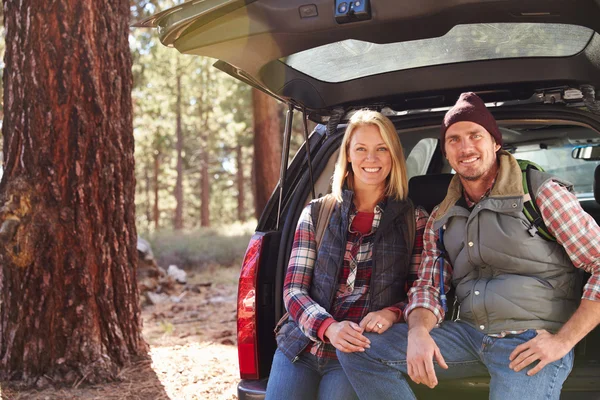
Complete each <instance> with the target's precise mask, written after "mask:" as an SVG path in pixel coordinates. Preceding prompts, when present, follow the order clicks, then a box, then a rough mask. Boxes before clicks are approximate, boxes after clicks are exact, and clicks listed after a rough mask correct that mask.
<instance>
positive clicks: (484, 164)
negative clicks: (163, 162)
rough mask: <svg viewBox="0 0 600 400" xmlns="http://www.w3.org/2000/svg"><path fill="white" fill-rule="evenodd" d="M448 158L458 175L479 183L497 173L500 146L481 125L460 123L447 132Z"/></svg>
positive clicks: (467, 122)
mask: <svg viewBox="0 0 600 400" xmlns="http://www.w3.org/2000/svg"><path fill="white" fill-rule="evenodd" d="M444 145H445V148H446V158H447V159H448V162H449V163H450V165H451V166H452V168H454V170H455V171H456V173H457V174H458V175H459V176H461V177H462V178H463V179H465V180H468V181H477V180H478V179H481V178H482V177H484V176H486V173H488V172H490V171H493V170H494V171H495V169H494V166H495V165H496V152H497V151H498V150H499V149H500V147H501V146H500V145H499V144H496V141H495V140H494V138H493V137H492V135H490V133H489V132H488V131H487V130H485V128H484V127H482V126H481V125H479V124H476V123H474V122H470V121H460V122H456V123H454V124H452V125H451V126H450V127H449V128H448V130H447V131H446V139H445V143H444Z"/></svg>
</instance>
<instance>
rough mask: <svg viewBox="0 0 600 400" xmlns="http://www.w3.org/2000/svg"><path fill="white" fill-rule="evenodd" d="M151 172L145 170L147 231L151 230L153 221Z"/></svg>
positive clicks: (147, 169)
mask: <svg viewBox="0 0 600 400" xmlns="http://www.w3.org/2000/svg"><path fill="white" fill-rule="evenodd" d="M150 185H151V184H150V171H149V168H144V197H145V199H146V207H145V208H146V229H148V230H149V229H150V222H151V221H152V197H151V196H150Z"/></svg>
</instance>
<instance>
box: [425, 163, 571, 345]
mask: <svg viewBox="0 0 600 400" xmlns="http://www.w3.org/2000/svg"><path fill="white" fill-rule="evenodd" d="M498 157H499V160H500V169H499V172H498V177H497V178H496V182H495V184H494V187H493V188H492V191H491V193H490V195H489V196H488V197H486V198H485V199H483V200H481V201H480V202H479V203H477V204H476V205H475V207H474V208H473V209H472V210H470V211H469V210H468V209H467V208H465V207H462V206H461V205H460V204H461V203H462V201H461V198H462V196H463V193H462V186H461V184H460V180H459V177H458V176H455V177H454V178H453V180H452V182H451V183H450V187H449V188H448V195H447V196H446V199H444V201H443V202H442V203H441V204H440V205H439V207H438V214H437V217H436V221H435V223H434V229H439V228H440V227H444V226H445V228H446V229H445V232H444V246H445V248H446V251H447V257H448V258H449V261H450V263H451V264H452V266H453V273H452V283H453V286H454V287H455V288H456V297H457V300H458V302H459V303H460V314H459V318H460V320H462V321H465V322H467V323H469V324H470V325H472V326H474V327H475V328H477V329H479V330H480V331H482V332H484V333H500V332H502V331H512V330H521V329H546V330H548V331H551V332H555V331H557V330H558V329H560V327H561V326H562V325H563V324H564V323H565V322H566V321H567V320H568V319H569V318H570V317H571V315H572V314H573V313H574V312H575V309H576V308H577V306H578V304H579V298H580V294H581V275H580V273H579V271H578V270H577V269H576V268H575V267H574V266H573V264H572V263H571V261H570V259H569V257H568V255H567V254H566V252H565V251H564V249H563V247H562V246H561V245H560V244H558V243H556V242H555V241H548V240H545V239H543V238H542V237H540V236H539V235H537V234H535V233H534V234H533V235H532V234H531V233H530V231H529V229H530V228H531V223H530V222H529V221H528V220H527V218H526V217H525V215H524V214H523V199H524V191H523V184H522V172H521V169H520V167H519V165H518V163H517V161H516V160H515V158H514V157H512V156H511V155H510V154H508V153H506V152H500V153H499V156H498ZM549 179H554V180H555V181H558V182H559V183H561V184H563V185H565V186H567V187H568V188H569V189H571V188H572V186H571V185H570V184H569V183H567V182H563V181H561V180H560V179H558V178H556V177H552V176H551V175H549V174H546V173H543V172H540V171H535V170H533V171H531V186H532V187H531V188H530V193H534V194H535V195H536V197H537V194H538V191H539V188H540V187H541V186H542V185H543V184H544V183H545V182H546V181H548V180H549Z"/></svg>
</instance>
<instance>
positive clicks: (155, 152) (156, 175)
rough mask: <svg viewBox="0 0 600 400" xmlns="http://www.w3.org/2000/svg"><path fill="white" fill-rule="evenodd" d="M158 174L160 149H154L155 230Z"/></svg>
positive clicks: (158, 211) (157, 211)
mask: <svg viewBox="0 0 600 400" xmlns="http://www.w3.org/2000/svg"><path fill="white" fill-rule="evenodd" d="M159 174H160V151H159V150H155V151H154V230H155V231H157V230H158V228H159V226H160V225H159V223H160V208H159V205H158V200H159V198H158V190H159V189H160V188H159V186H158V175H159Z"/></svg>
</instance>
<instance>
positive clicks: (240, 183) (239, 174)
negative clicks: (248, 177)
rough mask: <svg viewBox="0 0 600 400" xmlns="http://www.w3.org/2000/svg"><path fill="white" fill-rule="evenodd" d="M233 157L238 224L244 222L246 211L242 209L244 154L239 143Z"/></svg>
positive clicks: (243, 200) (243, 199)
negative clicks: (234, 159)
mask: <svg viewBox="0 0 600 400" xmlns="http://www.w3.org/2000/svg"><path fill="white" fill-rule="evenodd" d="M235 157H236V164H237V189H238V196H237V201H238V220H239V221H240V222H244V221H246V210H245V209H244V202H245V198H244V196H245V191H244V165H243V163H244V159H243V157H244V153H243V148H242V145H241V144H240V143H238V145H237V146H236V148H235Z"/></svg>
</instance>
